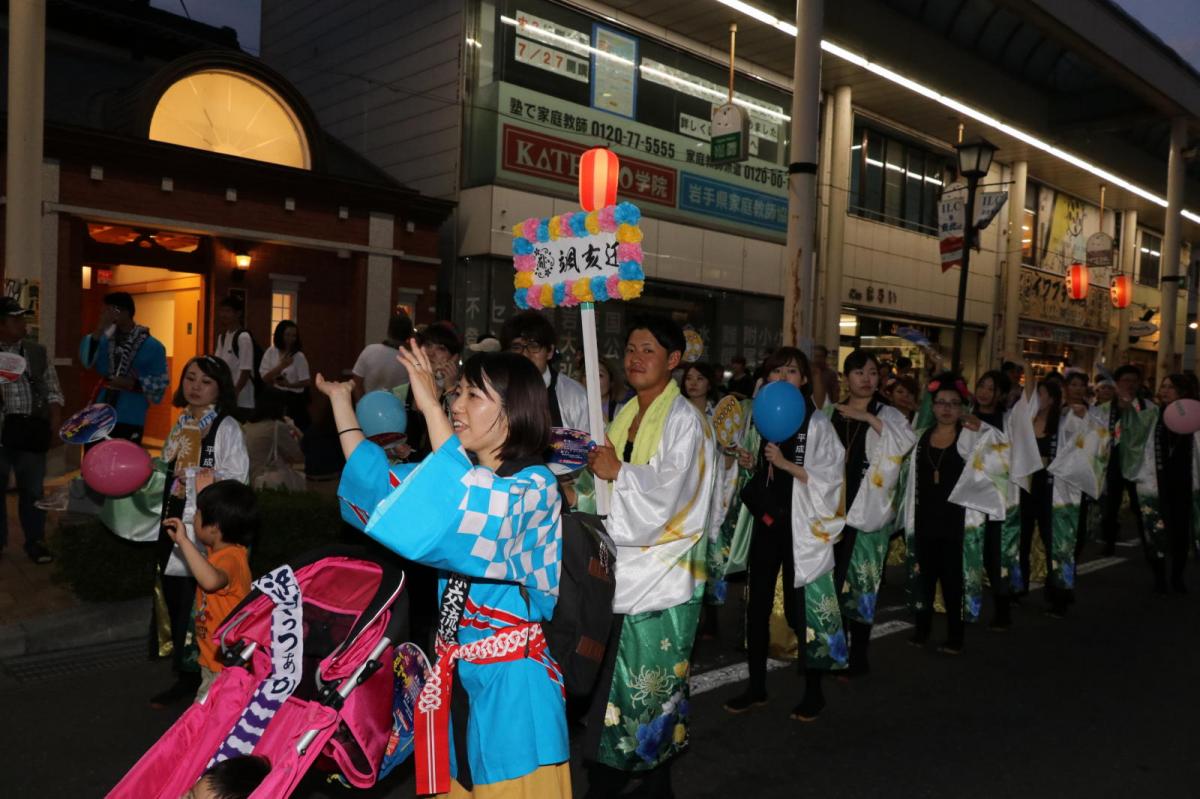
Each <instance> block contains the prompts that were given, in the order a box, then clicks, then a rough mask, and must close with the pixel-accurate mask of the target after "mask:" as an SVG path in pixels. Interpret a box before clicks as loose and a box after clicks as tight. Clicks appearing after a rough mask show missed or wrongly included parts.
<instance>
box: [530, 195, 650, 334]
mask: <svg viewBox="0 0 1200 799" xmlns="http://www.w3.org/2000/svg"><path fill="white" fill-rule="evenodd" d="M641 217H642V213H641V211H640V210H639V209H638V207H637V206H636V205H633V204H632V203H627V202H623V203H618V204H616V205H609V206H605V207H604V208H601V209H599V210H598V211H592V212H590V213H585V212H583V211H576V212H575V213H569V214H561V215H558V216H551V217H532V218H530V219H526V220H525V221H524V222H521V223H520V224H518V225H514V226H513V267H514V268H515V270H516V273H515V275H514V276H513V287H514V288H515V290H516V292H515V294H514V296H513V299H514V301H515V303H516V305H517V307H518V308H520V309H522V310H524V309H526V308H534V309H542V308H556V307H560V306H562V307H567V308H570V307H574V306H577V305H580V304H581V303H591V302H605V301H607V300H632V299H636V298H638V297H640V296H642V288H643V286H644V284H645V279H646V273H645V272H643V271H642V260H643V254H642V244H641V241H642V230H641V228H640V227H639V226H638V224H639V223H640V222H641Z"/></svg>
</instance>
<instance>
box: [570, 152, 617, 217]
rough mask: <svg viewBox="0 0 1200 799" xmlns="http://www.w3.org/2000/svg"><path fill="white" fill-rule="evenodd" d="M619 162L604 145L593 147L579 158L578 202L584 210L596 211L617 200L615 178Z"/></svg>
mask: <svg viewBox="0 0 1200 799" xmlns="http://www.w3.org/2000/svg"><path fill="white" fill-rule="evenodd" d="M620 174H621V162H620V161H619V160H618V159H617V154H616V153H614V152H613V151H612V150H609V149H607V148H604V147H593V148H592V149H590V150H588V151H587V152H586V153H584V154H583V155H582V156H580V158H579V204H580V205H581V206H583V210H585V211H598V210H600V209H601V208H604V207H605V206H608V205H612V204H613V203H615V202H616V201H617V178H618V177H619V176H620Z"/></svg>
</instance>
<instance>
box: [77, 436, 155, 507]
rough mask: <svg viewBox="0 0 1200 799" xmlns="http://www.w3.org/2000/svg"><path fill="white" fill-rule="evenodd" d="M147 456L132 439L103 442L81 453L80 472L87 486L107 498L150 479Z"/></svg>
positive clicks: (136, 487)
mask: <svg viewBox="0 0 1200 799" xmlns="http://www.w3.org/2000/svg"><path fill="white" fill-rule="evenodd" d="M152 470H153V466H152V465H151V463H150V455H149V453H147V452H146V450H144V449H142V448H141V447H140V446H138V445H137V444H135V443H133V442H132V441H125V440H123V439H117V438H114V439H110V440H108V441H102V442H100V443H99V444H97V445H96V446H94V447H92V448H91V449H89V450H88V451H87V454H86V455H84V456H83V464H82V466H81V468H80V471H82V472H83V482H85V483H87V485H88V488H90V489H92V490H93V491H97V492H99V493H101V494H103V495H104V496H106V497H123V496H127V495H129V494H132V493H133V492H134V491H137V490H138V489H139V488H141V487H142V486H144V485H145V484H146V481H147V480H148V479H150V472H151V471H152Z"/></svg>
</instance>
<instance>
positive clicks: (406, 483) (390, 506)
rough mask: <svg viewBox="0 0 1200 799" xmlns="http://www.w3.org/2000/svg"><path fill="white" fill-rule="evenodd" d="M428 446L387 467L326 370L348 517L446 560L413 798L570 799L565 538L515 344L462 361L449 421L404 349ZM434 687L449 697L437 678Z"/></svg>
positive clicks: (415, 355) (543, 438)
mask: <svg viewBox="0 0 1200 799" xmlns="http://www.w3.org/2000/svg"><path fill="white" fill-rule="evenodd" d="M400 360H401V362H402V363H403V364H404V365H405V367H406V368H407V369H408V374H409V377H410V380H411V387H412V388H411V391H412V393H413V398H414V401H415V403H416V406H417V408H418V409H419V410H420V411H421V413H422V414H424V416H425V420H426V422H427V424H428V431H429V438H430V443H431V445H432V448H433V452H432V454H430V455H429V457H427V458H426V459H425V460H424V461H422V462H421V463H420V464H417V465H399V466H391V467H389V464H388V460H387V456H386V455H385V453H384V451H383V450H382V449H381V448H380V447H378V446H376V445H375V444H374V443H372V442H369V441H366V440H364V438H363V434H362V431H361V430H360V429H359V426H358V422H357V420H356V418H355V414H354V408H353V406H352V405H351V384H350V383H333V382H329V381H326V380H324V379H323V378H322V377H320V376H318V377H317V388H318V389H320V390H321V391H322V392H323V393H324V394H326V395H327V396H328V397H329V398H330V400H331V402H332V405H333V412H334V418H335V419H336V421H337V425H338V434H339V438H340V439H341V444H342V449H343V451H344V452H345V455H346V468H345V470H344V472H343V474H342V481H341V484H340V486H339V488H338V494H339V497H340V499H341V505H342V516H343V518H345V519H346V521H348V522H349V523H350V524H352V525H354V526H356V527H358V528H359V529H361V530H364V531H365V532H366V533H367V535H369V536H371V537H372V538H375V539H376V540H378V541H379V542H380V543H382V544H384V545H385V546H387V547H388V548H389V549H392V550H394V551H395V552H397V553H398V554H400V555H402V556H403V557H405V558H408V559H409V560H413V561H416V562H418V563H423V564H426V565H428V566H432V567H434V568H436V569H438V570H439V572H440V574H439V577H440V579H439V589H438V590H439V593H440V595H441V611H440V619H439V622H438V636H437V638H438V641H437V654H438V661H437V665H435V667H434V671H435V673H436V674H437V679H436V680H435V679H431V680H430V682H429V683H427V685H426V691H425V692H424V693H422V695H421V700H420V702H419V703H418V704H419V705H420V706H425V707H427V708H428V710H427V712H425V713H424V714H421V715H419V716H418V719H417V735H416V739H417V780H418V793H421V794H426V793H432V794H438V795H450V796H455V797H459V796H478V797H489V796H495V795H500V794H502V795H505V796H507V795H510V793H508V792H513V793H511V795H524V796H538V797H542V796H545V797H551V798H552V799H554V798H557V797H569V796H570V794H571V783H570V775H569V772H568V767H567V760H568V759H569V756H570V753H569V750H568V745H567V726H566V716H565V709H564V692H563V685H562V676H561V672H560V671H559V668H558V665H557V664H556V663H555V662H554V659H553V658H552V657H551V655H550V651H549V649H547V648H546V645H545V638H544V635H543V633H542V629H541V624H540V623H541V622H543V621H546V620H548V619H549V618H550V617H551V616H552V614H553V612H554V606H555V602H556V600H557V597H558V582H559V571H560V564H561V552H562V536H561V524H560V520H559V509H560V504H561V503H560V500H559V494H558V488H557V484H556V482H555V478H554V476H553V475H552V474H551V473H550V471H549V470H548V469H547V468H546V467H545V465H544V464H543V462H542V455H541V453H542V452H543V451H544V450H545V449H546V448H547V447H548V446H549V441H550V411H549V407H548V405H547V399H546V388H545V385H544V384H543V382H542V378H541V375H539V374H538V373H537V370H536V369H535V368H534V367H533V365H532V364H531V363H530V362H529V361H527V360H526V359H524V358H522V357H521V356H519V355H514V354H511V353H505V352H500V353H481V354H479V355H476V356H474V357H473V358H471V360H469V361H467V363H466V365H465V366H464V368H463V376H462V379H461V380H460V382H459V384H458V391H457V398H456V399H455V400H454V402H453V403H452V406H451V414H450V418H447V415H446V413H445V412H444V411H443V409H442V405H441V402H440V400H439V392H438V387H437V382H436V379H435V377H434V372H433V368H432V366H431V364H430V361H429V358H428V356H427V355H426V354H425V353H424V352H423V351H422V350H421V348H420V347H418V346H416V343H415V342H414V343H413V344H412V345H411V346H410V348H409V349H407V350H406V349H404V348H401V350H400ZM437 685H440V686H441V689H442V690H441V691H440V692H439V691H438V690H437V689H436V688H435V687H434V686H437Z"/></svg>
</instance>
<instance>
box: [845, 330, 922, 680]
mask: <svg viewBox="0 0 1200 799" xmlns="http://www.w3.org/2000/svg"><path fill="white" fill-rule="evenodd" d="M843 372H844V374H845V377H846V384H847V387H848V389H849V397H848V399H847V400H846V402H845V403H843V404H841V405H837V406H834V409H833V417H832V421H833V426H834V429H835V430H836V431H837V434H838V439H839V440H840V441H841V442H842V446H843V447H845V449H846V471H845V475H846V482H845V492H844V500H843V503H842V505H843V508H845V510H846V527H845V530H844V531H843V533H842V539H841V540H840V541H839V542H838V543H837V545H836V546H835V547H834V558H835V566H834V585H836V586H837V589H838V598H839V601H840V602H841V604H842V617H843V619H844V620H845V621H846V624H847V628H848V633H849V638H850V669H849V672H848V673H849V674H850V675H858V674H866V673H867V672H868V671H869V670H870V665H869V662H868V657H867V652H868V647H869V645H870V640H871V626H872V625H873V624H874V623H875V605H876V597H877V596H878V593H879V582H880V580H881V579H882V578H883V567H884V562H885V560H886V558H887V548H888V538H889V535H890V533H891V527H890V525H889V523H890V522H891V521H892V518H893V517H894V516H895V513H896V483H897V480H899V477H900V466H901V464H902V463H903V462H904V456H905V455H907V454H908V452H909V450H911V449H912V447H913V444H914V443H915V442H916V436H915V435H914V434H913V431H912V428H911V427H910V426H909V423H908V419H906V418H905V417H904V415H903V414H902V413H900V412H899V411H897V410H896V409H895V408H892V407H891V406H889V405H886V404H884V403H883V402H882V401H881V400H880V399H879V396H878V393H877V392H878V389H879V361H878V360H876V358H875V356H874V355H872V354H871V353H870V352H868V351H866V350H855V351H854V352H852V353H850V354H849V355H848V356H846V361H845V368H844V369H843Z"/></svg>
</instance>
